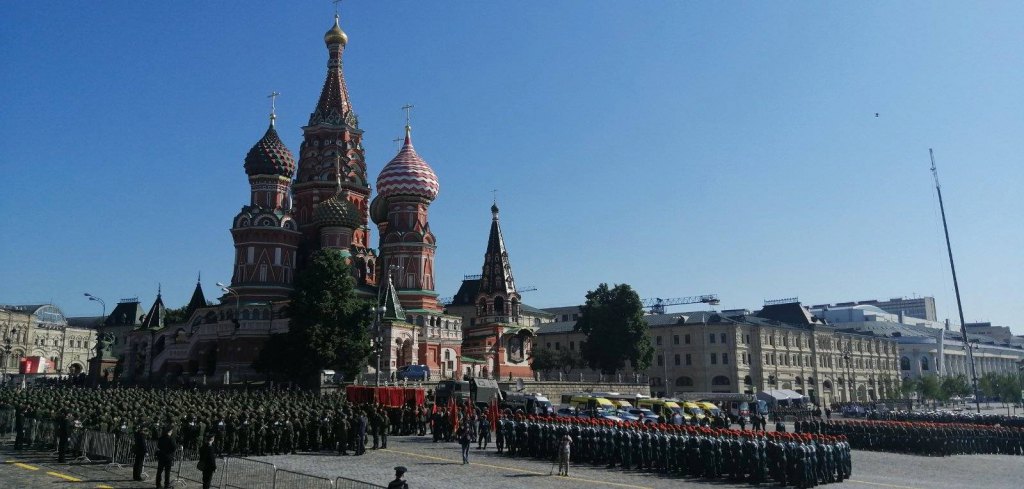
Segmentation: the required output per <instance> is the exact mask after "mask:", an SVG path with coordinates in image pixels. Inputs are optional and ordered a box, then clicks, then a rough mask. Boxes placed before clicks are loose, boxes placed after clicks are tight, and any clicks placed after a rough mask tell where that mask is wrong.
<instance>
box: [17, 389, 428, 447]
mask: <svg viewBox="0 0 1024 489" xmlns="http://www.w3.org/2000/svg"><path fill="white" fill-rule="evenodd" d="M427 413H428V412H427V411H426V409H425V408H423V407H416V406H405V407H401V408H392V407H384V406H380V405H369V404H361V405H355V404H352V403H349V402H347V401H346V400H345V398H344V396H342V395H339V394H329V395H320V394H316V393H309V392H302V391H204V392H200V391H195V390H179V391H172V390H146V389H138V388H113V389H105V390H102V391H100V390H90V389H77V388H59V389H53V388H29V389H23V390H13V389H3V388H0V418H3V419H5V420H6V419H7V418H9V419H10V421H9V422H8V421H5V422H6V423H7V424H9V425H11V428H9V429H12V430H13V431H15V433H14V434H15V448H16V449H22V448H28V447H33V446H34V447H42V446H55V447H56V448H58V452H59V456H60V457H62V458H66V455H67V453H68V452H69V451H72V450H73V449H75V448H76V443H75V440H76V439H80V438H78V434H79V433H80V432H81V431H82V430H93V431H100V432H105V433H115V434H117V435H118V436H119V437H123V438H124V439H125V440H126V443H128V446H130V445H131V443H132V441H133V440H132V433H134V432H135V431H140V432H142V433H143V435H144V437H145V439H148V440H153V439H156V438H158V437H159V435H160V434H161V433H162V432H163V431H164V430H165V429H166V428H172V432H173V433H174V441H175V442H176V443H177V444H178V445H180V446H181V447H182V450H184V451H187V452H190V453H192V452H194V454H198V449H199V448H200V447H201V446H202V445H203V443H202V441H203V440H204V438H205V437H207V436H212V437H213V440H214V444H213V450H214V451H215V452H216V453H217V454H222V455H240V456H263V455H277V454H289V453H296V452H298V451H306V452H308V451H331V452H335V451H336V452H337V453H338V454H341V455H347V454H349V453H355V454H357V455H361V454H363V453H364V452H365V445H366V444H367V438H370V439H372V440H373V441H374V448H382V449H383V448H387V446H388V445H387V442H388V436H389V435H391V434H394V433H396V432H398V433H402V434H416V433H417V432H418V433H423V434H426V424H427V419H428V418H427ZM392 420H397V421H398V425H397V428H396V425H394V424H393V423H392ZM421 422H422V425H423V426H420V425H419V424H420V423H421ZM396 430H397V431H396ZM149 455H150V456H153V454H149Z"/></svg>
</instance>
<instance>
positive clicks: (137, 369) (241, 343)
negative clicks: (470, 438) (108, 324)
mask: <svg viewBox="0 0 1024 489" xmlns="http://www.w3.org/2000/svg"><path fill="white" fill-rule="evenodd" d="M324 43H325V44H326V46H327V52H328V58H327V76H326V80H325V81H324V85H323V88H322V90H321V92H320V98H319V100H318V101H317V104H316V107H315V108H314V109H313V112H312V114H310V116H309V122H308V124H307V125H306V126H304V127H303V128H302V131H303V141H302V144H301V146H300V147H299V158H298V164H296V162H295V156H294V155H293V153H292V152H291V151H290V150H289V149H288V148H287V147H286V146H285V145H284V143H283V142H282V141H281V138H280V137H279V136H278V133H277V128H276V127H275V119H276V115H275V114H274V113H273V112H272V113H271V116H270V126H269V127H268V128H267V131H266V133H265V134H264V135H263V137H262V138H261V139H260V140H259V141H258V142H257V143H256V144H255V145H254V146H253V147H252V149H251V150H249V152H248V154H247V155H246V156H245V159H244V169H245V174H246V175H247V176H248V180H249V186H250V189H251V191H250V195H249V203H248V204H247V205H245V206H243V207H242V209H241V211H240V212H239V213H238V214H237V215H236V216H235V218H234V221H233V222H232V225H231V236H232V238H233V240H234V247H235V254H234V264H233V267H232V273H233V276H232V279H231V284H230V285H229V286H226V287H224V288H223V290H224V291H225V294H224V295H223V296H221V297H220V303H219V304H217V305H213V306H203V305H201V304H205V300H203V299H202V297H203V296H202V289H201V286H200V285H198V284H197V286H196V290H195V292H194V294H193V300H192V301H191V302H190V306H189V309H190V315H189V320H188V321H187V322H186V323H184V324H182V325H170V324H165V321H163V320H162V319H161V316H162V315H163V314H164V305H163V302H162V299H161V298H160V296H159V294H158V296H157V300H156V303H154V304H153V306H152V307H151V308H150V312H149V314H147V318H146V321H145V322H144V323H143V324H142V325H140V326H139V327H138V328H136V329H135V330H134V331H132V333H131V334H130V335H129V340H128V341H129V344H128V345H125V346H126V348H125V349H124V351H125V355H124V359H123V360H122V361H123V362H124V365H123V368H124V370H123V374H122V375H123V376H125V377H127V378H128V379H133V378H134V379H136V380H143V379H146V378H152V379H154V380H156V379H162V380H164V381H173V380H174V379H177V378H182V377H188V376H200V375H204V376H207V377H209V378H210V379H211V381H213V382H219V381H223V380H226V378H229V379H230V381H231V382H238V381H243V380H257V379H260V378H261V375H260V374H258V373H257V372H256V371H255V370H254V369H253V367H252V363H253V361H254V360H255V359H256V357H257V356H258V355H259V353H260V351H261V350H262V349H263V348H273V345H270V344H268V341H267V340H268V338H269V337H270V335H271V334H275V333H283V332H286V331H287V329H288V302H289V296H290V294H291V292H292V288H293V284H294V282H295V276H296V274H300V273H302V269H303V266H304V265H305V264H306V263H307V262H308V261H309V259H310V257H311V255H312V254H313V253H314V252H316V251H317V250H320V249H324V248H328V249H336V250H339V251H340V252H341V254H342V255H343V256H344V257H345V258H346V260H347V261H348V263H349V265H350V267H351V270H352V273H353V275H354V279H355V281H356V284H357V288H358V293H359V294H360V295H362V296H363V297H365V298H366V299H368V300H370V301H371V302H373V303H376V304H377V309H376V310H377V314H378V318H379V321H378V322H377V323H378V324H379V329H378V331H379V334H377V335H376V336H377V337H378V338H380V341H381V344H382V345H383V347H382V351H383V353H382V355H381V362H380V365H381V374H382V377H383V378H387V377H388V376H390V374H391V373H393V372H395V371H396V370H397V369H398V368H399V367H401V366H404V365H412V364H415V365H426V366H427V367H429V368H430V370H431V375H432V378H435V379H436V378H452V377H461V376H463V375H473V376H485V377H498V378H504V379H509V378H518V377H530V376H532V372H531V370H530V367H529V362H528V360H529V354H530V349H531V345H532V338H533V336H534V332H535V331H536V329H537V325H539V324H540V323H541V322H545V321H548V320H550V319H551V315H550V314H548V313H546V312H544V311H540V310H538V309H534V308H531V307H529V306H526V305H524V304H522V302H521V296H520V294H519V292H518V291H517V290H516V287H515V281H514V279H513V277H512V268H511V265H510V264H509V259H508V253H507V252H506V250H505V243H504V239H503V237H502V234H501V227H500V225H499V217H498V216H499V210H498V207H497V205H496V204H495V205H492V207H491V228H490V234H489V236H488V242H487V248H486V251H485V256H484V263H483V268H482V270H481V274H480V275H478V276H466V277H465V280H464V281H463V284H462V286H461V288H460V289H459V291H458V293H457V294H456V295H455V297H454V299H453V300H452V301H451V302H450V303H449V304H446V305H444V304H442V303H441V302H440V301H439V299H438V293H437V292H436V291H435V288H434V277H435V269H434V253H435V251H436V249H437V243H436V239H435V236H434V233H433V232H432V231H431V229H430V220H429V208H430V204H431V203H432V202H433V201H434V199H436V198H437V196H438V192H439V190H440V186H439V182H438V178H437V175H436V174H435V173H434V170H433V169H432V168H431V167H430V165H429V164H427V162H426V161H425V160H424V159H423V158H422V157H420V156H419V154H418V153H417V152H416V149H415V148H414V147H413V143H412V128H411V127H410V126H409V124H406V127H405V141H404V144H403V145H402V147H401V149H400V150H399V151H398V154H397V155H395V156H394V158H392V159H391V161H390V162H389V163H388V164H387V165H385V166H384V168H383V169H382V170H381V172H380V173H379V174H378V175H377V180H376V185H377V195H376V196H373V195H372V190H371V186H370V183H369V179H368V177H367V163H366V159H365V154H364V149H363V145H362V138H363V131H362V130H361V129H359V119H358V117H357V116H356V113H355V110H354V108H353V105H352V102H351V99H350V98H349V93H348V88H347V86H346V84H345V76H344V70H343V69H342V55H343V54H344V51H345V47H346V46H347V44H348V36H347V35H346V34H345V32H344V31H342V29H341V26H340V25H339V20H338V16H335V22H334V26H333V27H331V28H330V30H328V31H327V33H326V34H325V35H324ZM371 220H372V221H373V224H375V225H376V226H377V232H378V233H379V236H380V238H379V242H378V246H377V248H376V249H374V248H373V247H372V244H371V243H372V230H371V227H370V221H371ZM218 285H220V284H218ZM197 297H199V299H197ZM376 328H378V327H377V326H375V329H376ZM150 345H152V347H150ZM371 368H372V367H369V366H368V370H369V369H371ZM371 371H372V370H371Z"/></svg>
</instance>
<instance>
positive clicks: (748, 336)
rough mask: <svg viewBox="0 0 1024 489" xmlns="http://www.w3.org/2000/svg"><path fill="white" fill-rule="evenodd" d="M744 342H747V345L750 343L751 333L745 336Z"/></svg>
mask: <svg viewBox="0 0 1024 489" xmlns="http://www.w3.org/2000/svg"><path fill="white" fill-rule="evenodd" d="M743 344H746V345H749V344H750V335H745V336H743Z"/></svg>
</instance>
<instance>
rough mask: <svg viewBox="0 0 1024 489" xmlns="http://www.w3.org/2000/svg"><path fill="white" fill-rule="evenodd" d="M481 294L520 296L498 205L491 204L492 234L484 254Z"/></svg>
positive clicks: (488, 238)
mask: <svg viewBox="0 0 1024 489" xmlns="http://www.w3.org/2000/svg"><path fill="white" fill-rule="evenodd" d="M480 293H481V294H504V295H505V296H507V297H509V298H511V297H512V296H514V295H518V293H517V292H516V283H515V279H514V278H512V264H511V263H510V262H509V259H508V251H506V250H505V238H504V237H502V235H501V225H500V224H499V219H498V204H497V202H495V203H494V204H491V232H490V235H489V236H488V237H487V251H486V252H485V253H484V268H483V273H482V274H481V277H480Z"/></svg>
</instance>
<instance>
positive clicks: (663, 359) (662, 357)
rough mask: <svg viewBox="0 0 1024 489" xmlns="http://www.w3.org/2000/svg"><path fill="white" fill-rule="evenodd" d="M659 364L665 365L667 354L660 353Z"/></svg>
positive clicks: (660, 365)
mask: <svg viewBox="0 0 1024 489" xmlns="http://www.w3.org/2000/svg"><path fill="white" fill-rule="evenodd" d="M658 366H659V367H664V366H665V356H664V355H658Z"/></svg>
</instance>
